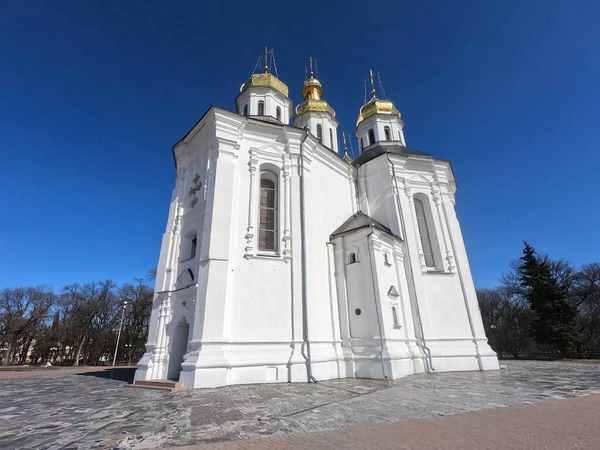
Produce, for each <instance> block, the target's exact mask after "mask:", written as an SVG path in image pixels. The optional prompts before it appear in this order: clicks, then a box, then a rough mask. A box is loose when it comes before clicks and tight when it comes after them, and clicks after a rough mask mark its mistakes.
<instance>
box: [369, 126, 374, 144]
mask: <svg viewBox="0 0 600 450" xmlns="http://www.w3.org/2000/svg"><path fill="white" fill-rule="evenodd" d="M374 143H375V132H374V131H373V128H370V129H369V145H372V144H374Z"/></svg>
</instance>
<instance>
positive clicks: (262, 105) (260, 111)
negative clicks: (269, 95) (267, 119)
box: [258, 100, 265, 116]
mask: <svg viewBox="0 0 600 450" xmlns="http://www.w3.org/2000/svg"><path fill="white" fill-rule="evenodd" d="M258 115H259V116H264V115H265V102H263V101H262V100H260V101H259V102H258Z"/></svg>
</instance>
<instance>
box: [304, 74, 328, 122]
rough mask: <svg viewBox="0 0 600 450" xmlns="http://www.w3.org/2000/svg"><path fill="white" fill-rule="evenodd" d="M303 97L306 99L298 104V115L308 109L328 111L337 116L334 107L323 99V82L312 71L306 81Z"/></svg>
mask: <svg viewBox="0 0 600 450" xmlns="http://www.w3.org/2000/svg"><path fill="white" fill-rule="evenodd" d="M302 97H304V101H303V102H302V103H300V104H299V105H298V106H296V115H298V116H299V115H300V114H303V113H305V112H308V111H319V112H328V113H329V114H331V115H332V116H333V117H335V111H334V110H333V108H332V107H331V106H329V104H328V103H327V102H326V101H325V100H322V99H321V97H323V86H322V85H321V82H320V81H319V80H317V79H316V78H315V77H314V74H313V73H312V72H311V74H310V78H309V79H308V80H306V81H305V82H304V87H303V88H302Z"/></svg>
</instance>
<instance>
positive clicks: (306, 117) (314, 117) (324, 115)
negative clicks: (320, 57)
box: [294, 58, 339, 153]
mask: <svg viewBox="0 0 600 450" xmlns="http://www.w3.org/2000/svg"><path fill="white" fill-rule="evenodd" d="M309 67H310V74H309V76H308V78H307V79H306V81H304V87H303V88H302V97H304V101H303V102H302V103H300V104H299V105H298V106H297V107H296V117H295V118H294V126H295V127H298V128H304V127H308V129H309V130H310V132H311V133H312V134H313V136H316V137H317V139H318V140H319V142H320V143H321V144H323V145H324V146H325V147H327V148H329V149H330V150H332V151H334V152H335V153H337V152H338V142H337V127H338V125H339V122H338V121H337V120H336V118H335V111H334V110H333V108H332V107H331V106H329V104H328V103H327V102H326V101H325V100H323V86H322V85H321V82H320V81H319V80H318V78H317V75H315V72H314V71H313V59H312V58H310V62H309Z"/></svg>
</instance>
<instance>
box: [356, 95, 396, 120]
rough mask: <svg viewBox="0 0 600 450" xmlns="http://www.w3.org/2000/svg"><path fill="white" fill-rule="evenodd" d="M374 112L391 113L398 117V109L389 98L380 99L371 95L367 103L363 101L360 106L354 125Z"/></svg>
mask: <svg viewBox="0 0 600 450" xmlns="http://www.w3.org/2000/svg"><path fill="white" fill-rule="evenodd" d="M374 114H391V115H397V116H398V117H400V111H398V110H397V109H396V107H395V106H394V104H393V103H392V102H390V101H389V100H381V99H379V98H377V97H373V98H372V99H371V100H369V101H368V102H367V103H365V104H364V105H363V106H362V108H360V113H359V114H358V120H357V121H356V126H358V124H359V123H361V122H362V121H363V120H365V119H366V118H367V117H371V116H372V115H374Z"/></svg>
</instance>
